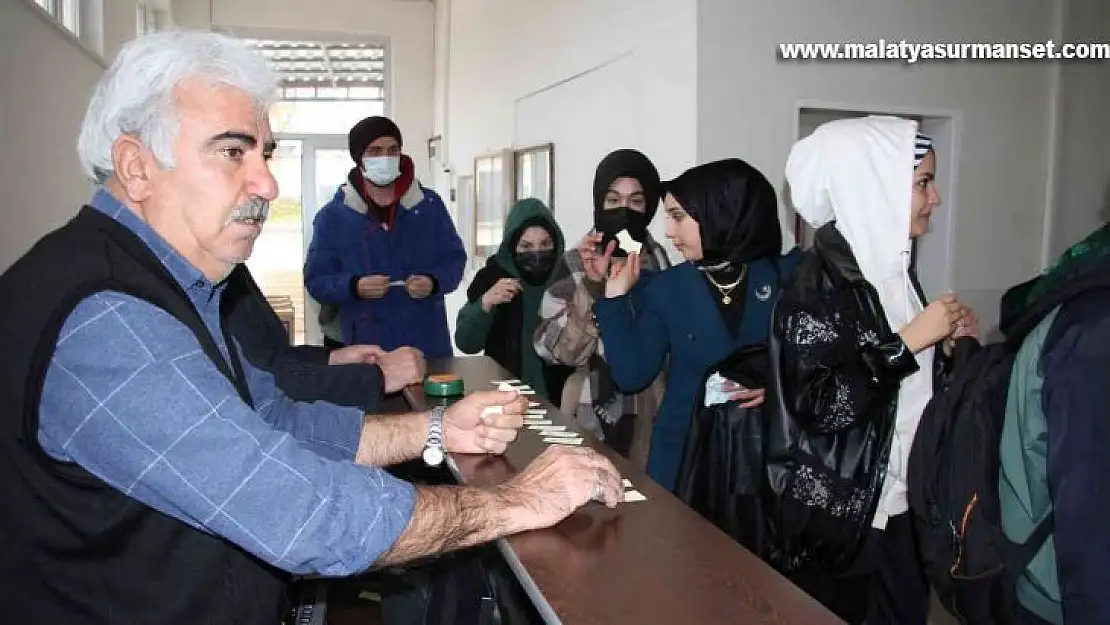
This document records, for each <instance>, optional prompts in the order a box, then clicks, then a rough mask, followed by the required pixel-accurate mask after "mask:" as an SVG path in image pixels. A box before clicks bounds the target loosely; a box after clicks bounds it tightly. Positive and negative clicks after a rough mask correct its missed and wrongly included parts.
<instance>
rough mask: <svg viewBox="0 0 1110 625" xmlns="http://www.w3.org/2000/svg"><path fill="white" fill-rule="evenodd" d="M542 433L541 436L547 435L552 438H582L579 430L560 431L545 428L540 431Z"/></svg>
mask: <svg viewBox="0 0 1110 625" xmlns="http://www.w3.org/2000/svg"><path fill="white" fill-rule="evenodd" d="M540 435H541V436H547V437H550V438H582V437H581V436H580V435H579V434H578V432H559V431H552V430H543V431H541V432H540Z"/></svg>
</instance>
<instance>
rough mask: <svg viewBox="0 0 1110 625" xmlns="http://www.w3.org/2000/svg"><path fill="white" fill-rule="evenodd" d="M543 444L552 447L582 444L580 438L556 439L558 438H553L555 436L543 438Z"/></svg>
mask: <svg viewBox="0 0 1110 625" xmlns="http://www.w3.org/2000/svg"><path fill="white" fill-rule="evenodd" d="M543 442H545V443H551V444H552V445H581V444H582V439H580V438H558V437H555V436H550V437H545V438H544V439H543Z"/></svg>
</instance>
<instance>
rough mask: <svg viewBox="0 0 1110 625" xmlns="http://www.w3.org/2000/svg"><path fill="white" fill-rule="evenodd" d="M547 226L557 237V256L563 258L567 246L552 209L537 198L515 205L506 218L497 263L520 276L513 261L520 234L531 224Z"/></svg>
mask: <svg viewBox="0 0 1110 625" xmlns="http://www.w3.org/2000/svg"><path fill="white" fill-rule="evenodd" d="M541 225H542V226H546V227H547V228H548V229H549V230H550V231H551V234H552V237H553V238H554V239H555V258H562V256H563V252H564V251H565V248H566V243H565V241H564V240H563V231H562V230H560V229H559V224H558V223H556V222H555V216H554V215H552V214H551V209H549V208H547V206H545V205H544V203H543V202H541V201H539V200H537V199H535V198H526V199H523V200H521V201H519V202H517V203H516V204H514V205H513V208H512V210H510V211H509V216H508V217H506V218H505V230H504V233H503V234H502V236H501V246H500V247H499V248H497V255H496V257H495V258H496V259H497V264H498V265H500V266H501V268H502V269H504V270H505V271H506V272H508V273H509V274H511V275H513V276H514V277H518V278H519V277H520V271H518V270H517V268H516V263H514V262H513V252H514V250H516V244H517V241H519V240H520V235H521V234H523V233H524V231H525V230H527V229H528V228H529V227H531V226H541Z"/></svg>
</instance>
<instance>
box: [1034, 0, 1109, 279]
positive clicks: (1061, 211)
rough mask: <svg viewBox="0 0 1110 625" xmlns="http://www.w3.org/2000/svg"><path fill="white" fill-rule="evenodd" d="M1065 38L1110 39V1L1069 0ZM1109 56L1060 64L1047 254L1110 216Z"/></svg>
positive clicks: (1053, 254) (1059, 250) (1075, 40)
mask: <svg viewBox="0 0 1110 625" xmlns="http://www.w3.org/2000/svg"><path fill="white" fill-rule="evenodd" d="M1065 9H1066V10H1065V14H1064V16H1065V17H1064V22H1063V35H1064V39H1065V40H1066V41H1068V42H1073V43H1089V42H1107V41H1110V3H1107V2H1106V0H1069V1H1068V2H1067V3H1066V4H1065ZM1108 63H1110V61H1105V60H1103V61H1071V62H1068V63H1064V64H1062V66H1061V72H1060V73H1061V75H1060V80H1061V85H1060V86H1061V89H1060V99H1059V100H1058V105H1059V107H1060V108H1059V118H1058V123H1059V143H1058V146H1057V150H1058V151H1057V157H1058V159H1057V161H1056V164H1057V165H1056V174H1057V180H1056V187H1055V199H1056V202H1055V207H1054V208H1055V210H1054V212H1053V214H1052V215H1051V217H1050V230H1049V247H1048V252H1049V260H1051V259H1053V258H1055V257H1056V256H1058V255H1059V254H1060V253H1062V252H1063V251H1064V250H1065V249H1067V247H1068V246H1070V245H1071V244H1072V243H1075V242H1076V241H1078V240H1080V239H1082V238H1083V237H1084V236H1086V235H1087V234H1088V233H1090V232H1091V231H1092V230H1094V229H1095V228H1097V227H1098V226H1099V225H1101V224H1103V223H1106V221H1107V220H1110V152H1108V151H1107V148H1106V143H1107V139H1110V116H1108V115H1107V109H1108V108H1110V67H1108Z"/></svg>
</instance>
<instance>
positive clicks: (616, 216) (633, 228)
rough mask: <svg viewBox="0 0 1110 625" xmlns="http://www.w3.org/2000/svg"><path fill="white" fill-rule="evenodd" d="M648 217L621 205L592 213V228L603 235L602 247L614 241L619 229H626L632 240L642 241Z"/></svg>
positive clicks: (645, 233)
mask: <svg viewBox="0 0 1110 625" xmlns="http://www.w3.org/2000/svg"><path fill="white" fill-rule="evenodd" d="M647 227H648V217H647V215H645V214H644V213H641V212H640V211H634V210H632V209H630V208H627V207H624V206H621V207H620V208H610V209H606V210H602V211H599V212H597V213H594V229H596V230H597V231H598V232H600V233H601V234H603V235H605V238H604V240H602V242H601V247H602V249H605V246H607V245H609V241H615V240H616V239H617V235H618V234H620V231H621V230H627V231H628V235H629V236H631V237H632V239H633V240H634V241H638V242H640V243H643V242H644V241H645V240H647Z"/></svg>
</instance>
